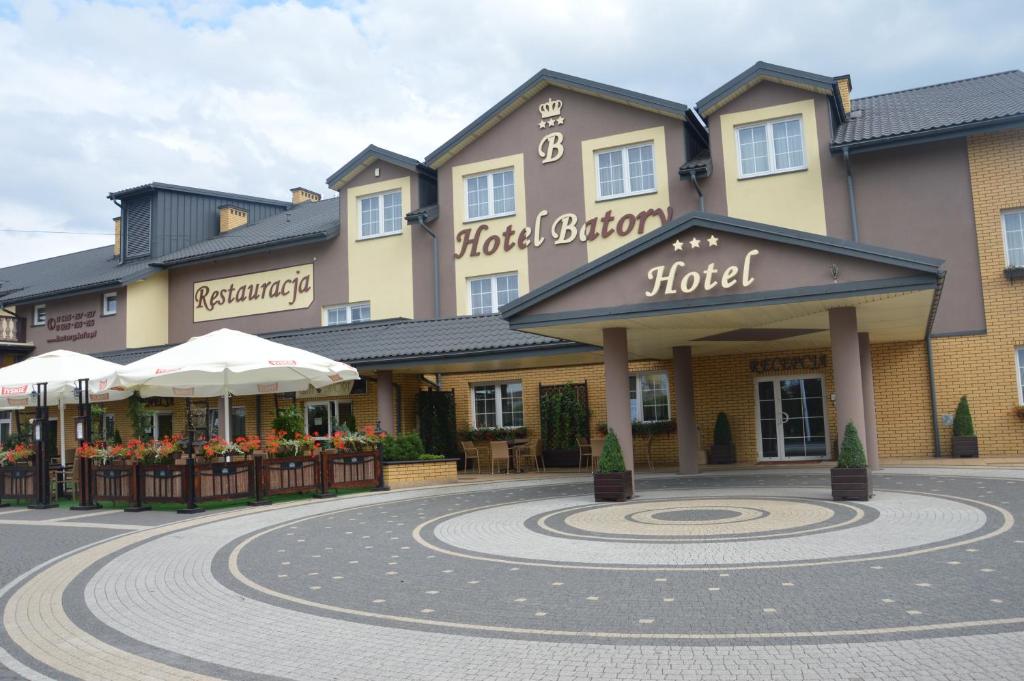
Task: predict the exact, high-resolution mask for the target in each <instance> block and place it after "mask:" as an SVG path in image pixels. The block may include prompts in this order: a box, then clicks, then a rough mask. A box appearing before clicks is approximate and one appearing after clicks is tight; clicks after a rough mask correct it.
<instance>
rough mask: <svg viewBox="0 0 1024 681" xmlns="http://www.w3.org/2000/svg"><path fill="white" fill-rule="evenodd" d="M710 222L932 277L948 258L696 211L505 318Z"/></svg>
mask: <svg viewBox="0 0 1024 681" xmlns="http://www.w3.org/2000/svg"><path fill="white" fill-rule="evenodd" d="M709 225H711V226H714V228H715V229H717V230H721V231H723V232H732V233H734V234H741V235H744V236H752V237H757V238H760V239H767V240H769V241H775V242H778V243H784V244H790V245H793V246H800V247H803V248H810V249H814V250H819V251H825V252H829V253H836V254H839V255H846V256H850V257H854V258H860V259H864V260H872V261H876V262H881V263H885V264H889V265H896V266H899V267H905V268H907V269H910V270H916V271H918V272H921V273H922V274H924V275H929V276H932V277H937V276H939V274H940V272H941V266H942V263H943V261H942V260H940V259H937V258H930V257H928V256H924V255H918V254H916V253H908V252H906V251H898V250H895V249H892V248H883V247H880V246H870V245H868V244H865V243H862V242H854V241H847V240H846V239H837V238H836V237H830V236H824V235H820V234H812V233H810V232H805V231H803V230H796V229H786V228H784V227H777V226H775V225H767V224H764V223H760V222H751V221H749V220H740V219H737V218H731V217H727V216H725V215H717V214H715V213H705V212H701V211H692V212H690V213H687V214H685V215H681V216H679V217H678V218H676V219H675V220H672V221H671V222H669V223H668V224H666V225H665V226H664V227H662V228H660V229H657V230H655V231H653V232H648V233H647V234H645V235H643V236H642V237H639V238H637V239H634V240H633V241H630V242H629V243H627V244H624V245H622V246H620V247H618V248H616V249H615V250H614V251H612V252H610V253H607V254H605V255H603V256H601V257H600V258H598V259H596V260H593V261H591V262H589V263H587V264H586V265H582V266H580V267H577V268H576V269H575V270H572V271H571V272H567V273H566V274H563V275H562V276H560V277H557V278H556V279H552V280H551V281H549V282H548V283H546V284H544V285H543V286H540V287H538V288H535V289H533V290H532V291H530V292H529V293H527V294H525V295H523V296H521V297H519V298H517V299H516V300H513V301H512V302H510V303H508V304H507V305H505V306H504V307H503V308H502V309H501V316H502V317H504V318H505V319H511V318H513V317H516V316H517V315H521V314H522V313H523V312H524V311H525V310H528V309H529V308H530V307H532V306H533V305H536V304H537V303H539V302H541V301H544V300H547V299H548V298H550V297H552V296H554V295H557V294H558V293H560V292H562V291H565V290H566V289H569V288H571V287H573V286H576V285H578V284H580V283H582V282H584V281H586V280H588V279H590V278H591V277H593V276H595V275H597V274H599V273H601V272H603V271H605V270H607V269H609V268H611V267H614V266H616V265H618V264H619V263H621V262H624V261H625V260H628V259H629V258H631V257H633V256H635V255H636V254H638V253H641V252H643V251H645V250H647V249H648V248H651V247H652V246H655V245H657V244H660V243H663V242H667V241H670V240H672V239H675V238H677V237H678V235H679V234H681V233H683V232H685V231H686V230H688V229H691V228H693V227H702V226H703V227H706V226H709Z"/></svg>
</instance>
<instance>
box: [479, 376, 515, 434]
mask: <svg viewBox="0 0 1024 681" xmlns="http://www.w3.org/2000/svg"><path fill="white" fill-rule="evenodd" d="M473 425H474V426H475V427H476V428H521V427H522V425H523V384H522V383H520V382H518V381H514V382H510V383H488V384H485V385H475V386H473Z"/></svg>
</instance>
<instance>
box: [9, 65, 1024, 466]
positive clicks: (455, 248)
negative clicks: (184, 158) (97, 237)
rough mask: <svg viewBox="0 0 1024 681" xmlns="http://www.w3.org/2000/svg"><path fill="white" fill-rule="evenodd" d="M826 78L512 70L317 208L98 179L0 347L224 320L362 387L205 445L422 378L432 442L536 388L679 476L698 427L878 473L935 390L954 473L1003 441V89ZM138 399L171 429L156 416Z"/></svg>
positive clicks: (926, 440) (404, 411)
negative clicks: (84, 224)
mask: <svg viewBox="0 0 1024 681" xmlns="http://www.w3.org/2000/svg"><path fill="white" fill-rule="evenodd" d="M852 90H853V80H852V79H851V77H850V76H848V75H842V76H823V75H819V74H815V73H809V72H805V71H799V70H795V69H791V68H786V67H782V66H777V65H773V64H767V63H761V62H759V63H757V64H755V65H754V66H752V67H751V68H749V69H747V70H746V71H744V72H743V73H741V74H739V75H737V76H736V77H734V78H732V79H731V80H729V81H728V82H725V83H724V84H723V85H722V86H721V87H719V88H718V89H716V90H715V91H714V92H711V93H710V94H708V95H707V96H706V97H704V98H703V99H701V100H700V101H699V102H697V103H696V105H695V106H693V107H690V106H687V105H685V104H681V103H678V102H674V101H668V100H665V99H660V98H658V97H653V96H650V95H645V94H642V93H638V92H633V91H630V90H627V89H623V88H620V87H617V86H612V85H606V84H603V83H598V82H593V81H589V80H584V79H581V78H577V77H574V76H570V75H566V74H562V73H555V72H552V71H547V70H544V71H541V72H539V73H537V74H536V75H535V76H533V77H532V78H530V79H529V80H528V81H526V82H525V83H523V84H522V85H521V86H519V87H518V88H516V89H515V90H513V91H512V92H510V93H509V94H508V96H506V97H505V98H503V99H502V100H501V101H499V102H497V103H496V104H494V106H493V107H491V108H490V109H489V110H487V111H486V112H484V113H482V114H481V115H480V116H479V117H477V118H476V119H475V120H473V121H472V122H471V123H469V124H468V125H467V126H466V127H465V128H464V129H463V130H461V131H460V132H459V133H458V134H456V135H455V136H454V137H452V138H451V139H449V140H447V141H444V142H443V143H442V144H440V146H438V147H437V149H435V150H434V151H433V152H431V153H430V154H428V155H427V156H426V157H425V158H424V159H415V158H410V157H408V156H405V155H402V154H401V153H398V152H396V151H390V150H387V149H383V148H380V147H377V146H374V145H370V146H368V147H366V149H365V150H363V151H362V152H360V153H359V154H358V155H357V156H356V157H355V158H353V159H351V160H349V161H347V162H346V163H344V165H342V166H341V167H340V168H339V169H338V170H337V171H335V172H334V173H332V174H331V175H330V176H329V177H328V178H327V180H326V184H327V188H326V189H327V190H329V191H330V198H323V196H322V193H321V192H318V191H313V190H309V189H305V188H301V187H297V188H295V189H292V190H291V198H290V200H277V199H268V198H259V197H254V196H245V195H238V194H231V193H225V192H220V191H211V190H206V189H198V188H192V187H183V186H176V185H171V184H163V183H159V182H153V183H150V184H145V185H141V186H137V187H133V188H131V189H124V190H120V191H115V192H112V193H111V194H110V195H109V196H108V198H109V199H110V201H111V202H112V204H111V205H112V207H113V210H114V213H115V217H114V238H115V243H114V246H113V247H112V248H111V247H109V246H107V247H103V248H98V249H92V250H87V251H82V252H78V253H73V254H70V255H65V256H60V257H56V258H50V259H47V260H42V261H37V262H31V263H26V264H22V265H17V266H13V267H8V268H4V269H3V270H2V272H0V281H2V282H3V284H2V288H0V303H2V304H3V306H4V308H5V310H6V312H7V316H5V317H0V340H2V345H0V351H2V352H3V353H4V355H3V356H4V362H11V361H16V360H17V359H18V358H20V357H24V356H27V355H29V354H31V353H40V352H45V351H48V350H53V349H56V348H67V349H72V350H76V351H80V352H86V353H91V354H96V355H98V356H100V357H104V358H107V359H111V360H113V361H116V362H121V363H126V362H130V361H133V360H135V359H138V358H141V357H143V356H145V355H147V354H149V353H152V352H155V351H157V350H159V349H161V348H162V347H165V346H167V345H168V344H176V343H180V342H182V341H185V340H187V339H188V338H190V337H192V336H196V335H199V334H203V333H206V332H208V331H212V330H215V329H218V328H221V327H231V328H235V329H239V330H242V331H246V332H251V333H257V334H261V335H264V336H266V337H268V338H271V339H273V340H277V341H280V342H283V343H286V344H291V345H295V346H297V347H301V348H304V349H308V350H311V351H314V352H317V353H320V354H324V355H329V356H331V357H332V358H335V359H339V360H342V361H345V362H348V363H350V364H352V365H353V366H355V367H356V368H357V369H358V370H359V371H360V373H361V375H363V376H364V377H365V380H363V381H361V382H359V383H358V384H356V385H355V386H354V388H353V389H352V390H351V391H350V392H349V391H342V390H338V391H332V390H326V389H325V390H324V391H322V392H319V393H317V392H315V391H314V392H308V393H299V394H279V393H271V392H268V393H267V394H264V395H260V396H245V397H241V396H240V397H238V398H236V399H234V400H232V402H231V405H232V406H231V413H230V415H225V414H221V413H220V411H221V410H222V405H221V404H220V403H219V402H217V401H211V402H210V403H209V404H208V405H207V406H208V408H209V412H210V417H211V423H212V424H219V423H220V421H221V419H223V418H230V419H231V425H232V428H231V430H232V433H234V434H239V433H241V432H246V433H249V434H255V433H266V432H267V430H268V429H269V428H270V422H271V420H272V419H273V416H274V414H275V410H276V409H279V408H281V407H282V406H284V405H289V404H298V405H299V406H300V408H301V409H302V410H303V412H304V413H305V414H306V420H307V428H308V429H309V431H310V432H311V433H314V432H315V433H317V434H323V433H325V432H327V431H328V430H330V429H332V428H334V427H336V426H337V424H338V423H340V422H341V421H342V420H345V419H348V418H349V415H350V414H351V415H352V416H354V419H355V421H356V422H357V423H358V424H360V425H362V424H365V423H376V422H379V423H380V425H381V427H382V428H384V429H385V430H388V431H406V430H414V429H416V428H417V427H418V424H417V410H416V402H417V400H416V394H417V393H418V392H420V391H424V390H445V391H452V394H453V395H454V401H455V420H456V427H457V428H458V429H459V430H469V429H485V428H494V427H525V428H527V429H528V430H529V431H530V432H531V434H532V435H533V436H536V434H537V433H538V431H539V428H540V410H539V401H540V391H541V388H542V386H550V385H556V384H564V383H576V384H582V385H583V388H582V390H584V391H585V394H586V396H587V401H588V404H589V410H590V427H591V430H592V434H595V435H596V433H597V431H598V429H599V427H600V426H601V424H608V425H610V426H611V427H613V428H614V429H615V430H616V432H617V433H618V434H619V436H620V439H621V440H622V441H623V444H624V448H625V449H626V450H627V451H626V453H627V460H629V459H631V458H633V457H634V456H635V458H636V459H637V461H636V462H635V465H636V466H638V467H639V466H644V465H646V464H647V463H648V459H649V460H650V462H651V463H653V464H655V465H666V466H674V467H677V468H678V469H679V470H680V471H682V472H691V471H694V470H696V466H697V465H698V464H699V463H700V462H701V461H702V458H701V457H702V456H703V454H702V452H703V450H704V449H706V447H707V445H708V444H709V441H710V436H711V433H712V430H713V425H714V421H715V417H716V415H717V414H718V413H719V412H724V413H726V414H727V415H728V417H729V420H730V422H731V425H732V432H733V435H734V438H735V443H736V451H737V458H738V460H739V461H740V462H749V463H752V462H778V461H788V460H798V461H805V460H816V459H828V458H832V457H834V456H835V454H836V452H835V449H836V440H837V434H838V433H839V432H840V431H841V428H842V427H843V426H844V425H845V424H846V423H847V422H850V421H852V422H853V423H854V424H855V425H857V426H858V430H859V431H860V433H861V435H862V438H863V439H864V440H865V442H866V446H867V449H868V452H869V455H870V456H871V457H872V458H874V457H879V458H880V459H881V460H882V461H883V462H884V460H885V459H886V458H887V457H926V456H937V455H942V456H948V455H949V453H950V434H951V428H950V423H951V418H950V415H951V414H952V413H953V411H954V409H955V407H956V404H957V401H958V400H959V398H960V396H961V395H966V396H967V397H968V400H969V401H970V405H971V408H972V412H973V416H974V422H975V427H976V430H977V433H978V438H979V446H980V452H981V456H983V457H986V456H988V457H991V456H1015V455H1024V418H1022V417H1021V414H1020V413H1018V409H1017V408H1018V407H1019V406H1021V405H1022V404H1024V394H1022V376H1024V324H1022V323H1021V309H1022V304H1024V288H1021V286H1022V284H1021V283H1020V281H1021V280H1022V279H1024V74H1022V73H1021V72H1019V71H1009V72H1005V73H997V74H993V75H988V76H981V77H978V78H971V79H967V80H962V81H956V82H949V83H942V84H937V85H931V86H927V87H919V88H914V89H909V90H904V91H900V92H893V93H888V94H880V95H874V96H869V97H864V98H861V99H857V98H853V97H852ZM323 193H327V192H326V191H325V192H323ZM149 408H150V409H151V410H152V416H151V422H150V423H148V424H147V425H146V429H147V432H149V433H151V434H153V435H155V436H161V435H165V434H168V433H171V432H182V431H183V430H184V428H185V412H184V407H183V400H153V401H151V403H150V404H149ZM106 409H107V415H106V416H105V417H104V427H103V429H104V431H106V434H107V435H110V434H111V433H112V432H113V430H115V429H117V430H119V431H120V432H121V433H123V434H124V436H125V437H126V438H127V437H128V436H129V435H130V433H131V429H132V428H131V425H130V424H129V421H128V415H127V413H126V406H125V404H124V403H123V402H122V403H112V404H110V405H109V406H108V407H106ZM6 418H7V420H6V421H3V422H0V430H3V429H9V428H10V427H11V426H10V423H11V414H10V413H9V414H8V415H7V417H6ZM670 420H673V421H675V427H674V428H673V431H674V432H668V433H664V434H661V435H657V436H655V437H654V438H653V439H652V440H651V441H650V442H648V443H646V446H644V447H641V446H640V445H639V443H637V444H636V445H634V444H633V443H632V441H631V440H632V438H631V435H630V433H631V430H632V429H631V426H630V422H631V421H670ZM217 427H218V426H216V425H215V426H213V428H214V429H216V428H217ZM53 429H54V431H53V432H54V438H53V442H54V443H55V446H56V443H58V442H60V441H61V440H63V442H64V443H65V444H64V446H65V449H66V450H67V449H73V447H74V441H73V433H72V431H71V429H70V426H68V427H67V429H66V431H67V432H65V433H63V437H61V434H58V433H56V425H54V426H53Z"/></svg>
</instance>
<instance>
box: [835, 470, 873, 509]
mask: <svg viewBox="0 0 1024 681" xmlns="http://www.w3.org/2000/svg"><path fill="white" fill-rule="evenodd" d="M872 494H873V492H872V490H871V471H870V470H869V469H867V468H833V469H832V499H833V500H834V501H842V500H844V499H845V500H847V501H867V500H868V499H870V498H871V496H872Z"/></svg>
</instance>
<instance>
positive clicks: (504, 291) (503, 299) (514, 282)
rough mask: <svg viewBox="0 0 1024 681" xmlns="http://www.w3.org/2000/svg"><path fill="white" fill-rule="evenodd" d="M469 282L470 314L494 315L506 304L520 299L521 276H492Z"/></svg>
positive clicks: (508, 274) (515, 273) (509, 274)
mask: <svg viewBox="0 0 1024 681" xmlns="http://www.w3.org/2000/svg"><path fill="white" fill-rule="evenodd" d="M467 281H468V282H469V313H470V314H471V315H479V314H494V313H496V312H497V311H498V308H500V307H501V306H502V305H504V304H505V303H508V302H510V301H512V300H515V299H516V298H518V297H519V274H518V273H517V272H506V273H505V274H490V275H487V276H485V277H473V278H471V279H468V280H467Z"/></svg>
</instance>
